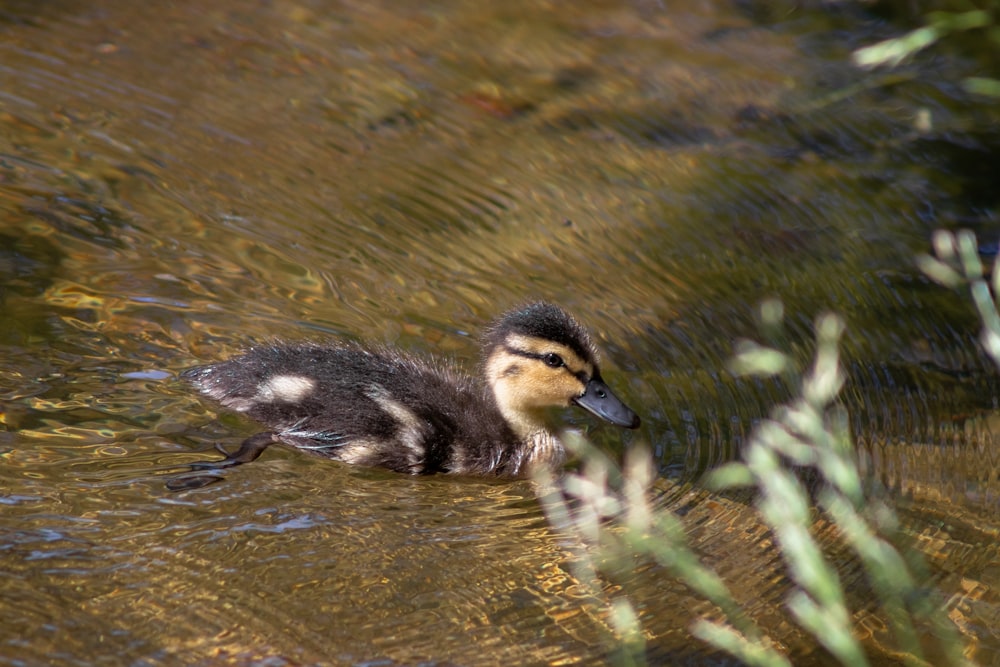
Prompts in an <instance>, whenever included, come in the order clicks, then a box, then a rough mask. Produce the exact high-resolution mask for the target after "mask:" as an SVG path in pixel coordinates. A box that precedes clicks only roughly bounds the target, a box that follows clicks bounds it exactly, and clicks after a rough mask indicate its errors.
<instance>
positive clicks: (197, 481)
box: [167, 432, 278, 491]
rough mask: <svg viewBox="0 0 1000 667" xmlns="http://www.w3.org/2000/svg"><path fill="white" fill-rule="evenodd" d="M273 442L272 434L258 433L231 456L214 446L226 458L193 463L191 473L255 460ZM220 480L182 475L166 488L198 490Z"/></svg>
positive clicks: (274, 439) (209, 476) (229, 466)
mask: <svg viewBox="0 0 1000 667" xmlns="http://www.w3.org/2000/svg"><path fill="white" fill-rule="evenodd" d="M275 442H278V438H277V436H276V435H275V434H274V433H270V432H267V433H258V434H257V435H252V436H250V437H249V438H247V439H246V440H244V441H243V443H242V444H241V445H240V448H239V449H237V450H236V451H235V452H233V453H232V454H230V453H229V452H227V451H226V450H225V449H224V448H223V447H222V445H219V444H216V445H215V448H216V449H217V450H219V451H220V452H222V453H223V454H225V455H226V458H224V459H222V460H221V461H195V462H194V463H191V464H189V465H190V466H191V470H192V471H202V470H222V469H224V468H232V467H233V466H238V465H242V464H244V463H250V462H251V461H253V460H255V459H257V458H258V457H259V456H260V455H261V454H263V453H264V450H265V449H267V448H268V447H269V446H271V445H272V444H274V443H275ZM221 479H222V477H220V476H219V475H193V476H192V475H182V476H178V477H176V478H174V479H172V480H170V481H168V482H167V488H168V489H170V490H171V491H181V490H190V489H200V488H201V487H203V486H208V485H209V484H211V483H213V482H218V481H219V480H221Z"/></svg>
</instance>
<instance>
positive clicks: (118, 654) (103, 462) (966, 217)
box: [0, 0, 1000, 665]
mask: <svg viewBox="0 0 1000 667" xmlns="http://www.w3.org/2000/svg"><path fill="white" fill-rule="evenodd" d="M766 9H767V5H761V6H755V5H752V3H743V4H733V3H727V2H718V3H711V2H707V3H706V2H682V3H669V9H668V8H667V7H666V6H665V5H661V4H660V3H655V2H642V1H636V2H633V3H604V2H585V3H574V4H573V5H572V7H570V6H569V5H564V4H559V3H548V4H546V3H517V2H506V3H502V4H501V3H497V4H494V5H484V4H481V3H461V2H441V3H436V4H433V5H425V4H421V3H407V4H402V3H401V5H400V6H397V5H394V4H390V3H382V4H380V3H371V2H358V3H350V2H343V3H335V2H325V1H319V0H316V1H313V2H305V1H303V2H298V3H295V2H285V1H283V0H272V1H269V2H268V1H263V0H261V1H257V2H245V1H241V2H235V1H231V0H223V1H221V2H212V3H197V2H185V1H181V2H172V3H130V2H113V1H111V0H96V1H91V2H74V1H72V0H62V1H51V2H45V3H33V2H6V3H0V34H2V38H0V73H2V81H3V84H2V86H0V397H2V401H3V403H2V406H0V410H2V412H0V491H2V493H0V572H2V573H3V574H2V582H3V583H2V584H0V590H2V594H3V595H2V600H3V602H2V603H0V647H2V648H0V664H9V665H32V664H42V663H45V664H113V665H119V664H186V665H187V664H260V665H282V664H312V663H324V664H379V665H381V664H416V663H423V664H467V665H474V664H544V663H569V662H584V663H592V662H601V661H603V660H604V659H606V657H607V644H606V643H605V639H606V637H607V622H606V619H605V617H604V611H605V605H606V603H607V598H602V597H600V596H596V597H595V596H593V595H591V594H590V593H588V592H587V590H586V589H584V588H582V587H581V586H580V585H579V584H578V583H577V582H575V581H574V580H573V579H572V577H571V576H570V575H569V566H568V561H569V558H570V556H569V552H568V551H567V549H568V545H567V544H566V543H565V541H563V540H562V539H561V538H559V537H558V536H555V535H553V534H552V533H551V532H550V531H549V530H548V529H547V527H546V524H545V521H544V518H543V516H542V514H541V512H540V510H539V509H538V507H537V504H536V502H535V499H534V490H533V489H532V487H531V485H530V484H528V483H527V482H520V483H502V484H501V483H488V482H478V481H470V480H452V479H442V478H428V479H409V478H405V477H401V476H397V475H389V474H383V473H379V472H372V471H365V470H357V469H350V468H346V467H343V466H340V465H338V464H335V463H331V462H324V461H317V460H315V459H312V458H309V457H306V456H304V455H303V454H301V453H297V452H291V451H284V450H279V449H277V448H275V449H272V450H269V451H268V452H267V453H266V455H265V456H264V457H263V458H262V459H261V460H259V461H258V462H256V463H254V464H253V465H251V466H244V467H241V468H239V469H236V470H234V471H232V472H231V473H230V474H228V475H227V476H226V479H225V480H224V481H223V482H221V483H218V484H215V485H212V486H209V487H207V488H204V489H200V490H197V491H190V492H186V493H170V492H168V491H167V490H166V489H165V487H164V480H165V479H166V475H167V474H168V473H169V472H171V471H176V469H177V467H178V466H181V465H182V464H184V463H186V462H190V461H194V460H200V459H203V458H205V457H206V450H209V449H210V448H211V445H212V444H213V443H215V442H221V443H224V444H226V445H227V446H232V445H235V444H236V443H238V442H239V440H240V438H241V437H243V436H245V435H247V434H249V433H251V432H253V430H254V426H253V425H252V424H249V423H246V422H245V421H243V420H241V419H238V418H235V417H233V416H232V415H229V414H226V413H224V412H216V410H215V407H214V406H211V405H208V404H206V403H204V402H202V401H201V400H199V399H198V398H197V397H196V396H194V395H193V392H192V391H191V390H190V389H189V388H188V387H186V386H184V385H183V384H181V383H179V382H178V381H177V380H176V374H177V372H178V371H179V370H181V369H183V368H185V367H188V366H191V365H194V364H196V363H199V362H203V361H206V360H214V359H220V358H223V357H226V356H228V355H230V354H232V353H234V352H235V351H237V350H239V349H241V348H243V347H245V346H247V345H248V344H250V343H252V342H254V341H260V340H268V339H271V338H273V337H285V338H291V339H298V338H322V337H326V336H337V337H350V338H357V339H365V340H375V341H379V342H385V343H390V344H394V345H399V346H401V347H404V348H406V349H408V350H411V351H415V352H430V353H435V354H439V355H443V356H447V357H453V358H455V359H456V361H457V362H458V363H460V364H462V365H464V366H465V367H467V368H472V367H473V365H474V363H475V359H476V348H475V338H474V334H475V332H476V331H477V330H478V328H479V327H480V326H481V325H482V323H483V322H485V321H487V320H489V319H490V318H491V317H493V316H494V315H495V314H496V313H497V312H499V311H500V310H502V309H504V308H506V307H508V306H510V305H512V304H515V303H518V302H521V301H524V300H526V299H534V298H545V299H548V300H552V301H555V302H558V303H560V304H562V305H564V306H566V307H567V308H568V309H570V310H571V311H573V312H574V313H575V314H577V315H578V317H579V318H580V319H582V320H583V321H585V322H586V323H587V324H588V325H589V326H590V327H591V328H592V329H593V330H594V331H595V333H596V334H597V335H598V338H599V340H600V343H601V345H602V347H603V349H604V351H605V357H606V362H605V367H606V369H605V376H606V379H608V380H609V382H610V384H611V385H612V386H613V387H615V389H616V390H617V391H619V392H620V393H621V394H622V395H623V397H625V399H626V401H627V402H628V403H629V404H631V405H633V406H635V407H637V408H638V410H639V411H640V413H641V414H642V417H643V420H644V421H643V428H642V430H641V431H640V432H639V433H638V434H637V435H636V436H635V438H637V439H639V440H641V441H643V442H648V443H650V444H651V446H652V447H653V449H654V451H655V452H656V454H657V456H658V457H659V459H660V463H661V469H662V472H663V477H664V479H663V483H662V486H663V489H664V491H665V495H664V499H663V502H664V504H666V505H667V506H671V507H674V508H675V509H683V510H684V512H685V515H686V517H687V518H686V521H687V525H688V526H689V530H690V531H691V536H692V542H693V544H694V545H695V547H696V548H697V549H698V550H699V551H700V552H701V553H703V554H704V555H705V556H706V558H707V559H708V560H709V561H710V562H712V563H713V564H715V565H717V566H718V567H720V569H721V571H722V572H723V573H724V575H725V576H726V578H727V579H728V580H729V581H731V582H733V583H734V585H735V586H736V587H737V590H738V592H739V595H740V596H741V597H742V598H745V599H747V600H752V601H754V604H755V605H757V607H755V608H756V609H757V610H758V611H759V615H760V616H761V618H763V619H765V625H767V626H769V627H768V629H769V631H771V632H772V633H773V634H774V635H775V636H776V637H778V638H779V639H780V640H781V641H783V642H785V643H786V645H787V646H788V647H789V650H790V652H791V654H792V655H793V656H794V657H795V659H796V663H797V664H809V663H813V662H823V661H824V658H823V655H822V654H821V652H820V651H819V649H818V648H816V646H815V645H814V643H812V642H811V641H810V640H808V639H807V638H805V637H803V636H801V634H800V633H799V632H798V631H797V630H795V629H794V628H792V627H790V626H789V625H788V624H787V622H786V621H785V620H784V619H783V618H782V617H781V615H780V613H779V612H778V610H780V607H781V604H782V600H783V597H784V595H785V593H786V592H787V590H786V589H785V587H784V584H783V583H782V580H781V578H780V576H778V574H777V573H778V572H779V570H778V569H777V565H776V563H775V561H774V556H773V554H772V553H771V552H769V551H768V547H767V542H768V540H767V535H766V534H762V533H760V532H759V531H756V530H747V529H746V527H747V526H748V525H751V524H750V522H751V518H750V517H749V515H748V511H747V509H746V507H745V506H743V505H741V504H739V503H731V502H729V501H725V500H722V499H718V498H713V497H712V496H710V495H708V494H704V493H694V494H689V493H688V490H689V488H690V487H689V485H690V484H692V483H694V482H696V481H697V479H698V478H699V476H700V475H701V473H702V472H703V471H704V470H705V469H706V468H707V467H709V466H711V465H713V464H714V463H717V462H719V461H723V460H726V459H729V458H731V457H732V456H734V455H735V451H736V449H737V447H738V442H739V440H740V439H741V437H743V435H744V434H745V433H746V431H747V430H748V429H749V428H750V425H751V423H752V421H753V420H754V419H755V418H757V417H759V416H760V415H762V414H765V413H766V411H767V409H768V406H770V405H772V404H773V403H775V402H776V401H778V400H781V399H782V398H783V394H782V392H781V391H779V390H778V389H776V388H774V387H771V386H770V385H766V384H763V385H762V384H755V383H751V382H743V381H737V380H734V379H733V378H731V377H730V376H729V375H728V374H727V373H726V372H725V370H724V362H725V359H726V358H727V357H728V356H729V354H730V352H731V350H732V346H733V342H734V340H736V339H738V338H740V337H744V336H753V335H754V334H755V332H756V325H755V319H754V305H755V304H756V303H757V302H759V301H760V300H761V299H762V298H766V297H769V296H780V297H781V298H782V299H783V300H784V301H785V304H786V311H787V312H788V314H789V322H788V324H789V327H788V331H787V333H786V336H785V338H784V340H783V342H784V343H785V344H787V345H790V346H791V347H792V348H793V349H795V350H797V351H799V352H800V354H801V356H802V358H803V359H804V358H807V357H808V355H809V354H810V349H809V340H810V338H811V320H812V318H813V316H814V315H816V314H817V313H819V312H821V311H823V310H826V309H832V310H836V311H837V312H839V313H841V314H843V315H844V316H845V317H846V318H847V320H848V323H849V326H850V330H851V333H850V335H849V337H848V341H847V346H848V350H847V351H848V355H849V359H850V363H851V373H852V379H851V382H850V384H849V386H848V388H847V390H846V392H845V400H846V402H847V403H848V406H849V408H850V409H851V413H852V418H853V420H854V424H855V431H856V434H857V438H858V441H859V444H860V445H861V446H862V447H863V448H864V449H865V451H868V452H870V453H871V454H872V459H873V464H874V466H875V472H876V474H878V475H879V476H880V477H881V478H882V479H883V480H884V481H885V482H886V483H887V485H888V486H889V487H890V489H891V491H892V492H893V493H894V495H895V496H896V497H897V498H899V499H900V501H901V509H902V510H903V512H904V518H905V519H906V521H907V529H908V531H909V532H911V533H912V534H913V535H915V536H917V538H918V540H917V541H918V543H919V544H920V545H921V546H922V547H923V548H924V551H925V553H926V554H927V556H928V557H929V560H930V562H931V565H932V569H933V574H934V576H935V580H934V581H935V582H936V585H937V586H938V588H939V590H940V591H941V592H942V593H943V594H944V595H945V596H946V597H947V598H948V599H949V608H950V610H951V615H952V617H953V618H954V619H955V620H956V621H957V622H958V623H959V624H960V627H961V628H962V631H963V633H965V636H966V637H967V638H968V639H969V640H970V642H971V645H972V649H970V650H971V652H972V655H973V656H974V657H975V658H976V659H978V660H979V661H980V662H981V663H982V664H998V663H1000V636H998V635H997V633H996V628H997V627H998V626H1000V623H998V622H997V618H998V617H1000V611H998V602H1000V600H998V595H997V588H998V585H1000V579H998V572H1000V555H998V553H997V542H998V540H997V532H998V530H1000V512H998V498H1000V462H998V453H997V452H998V449H997V445H996V443H995V441H994V438H993V436H992V433H993V431H994V430H995V428H994V427H993V426H991V425H992V423H993V422H994V421H995V419H996V416H995V414H994V412H993V411H994V409H995V407H996V405H995V402H996V399H995V397H996V381H995V369H993V368H992V367H991V366H990V365H989V364H988V363H987V362H985V361H984V360H983V358H982V357H981V356H980V354H979V353H978V351H977V350H976V347H975V344H974V341H975V337H976V331H977V329H978V325H977V323H976V320H975V318H974V316H973V315H972V311H971V309H970V308H969V307H968V304H967V302H966V300H965V298H964V297H960V296H956V295H952V294H951V293H948V292H946V291H944V290H942V289H939V288H936V287H934V286H932V285H930V284H929V283H928V282H927V281H926V280H924V279H923V278H922V277H921V276H920V274H919V272H918V271H917V270H916V269H915V267H914V263H913V257H914V256H915V254H916V253H918V252H923V251H925V250H926V249H927V247H928V238H929V235H930V233H931V231H932V230H933V229H935V228H938V227H942V226H944V227H954V226H972V227H974V228H976V229H977V230H978V231H980V232H981V233H989V232H993V233H995V231H996V230H995V227H996V225H995V224H993V223H990V222H989V221H990V220H991V219H995V211H996V207H997V201H996V197H997V194H996V191H995V183H996V182H997V170H996V157H995V156H996V146H997V139H998V138H1000V137H997V136H996V132H995V130H992V129H990V128H995V127H996V118H995V117H994V116H995V109H993V108H991V107H989V106H983V105H978V104H977V103H976V101H974V100H969V99H966V98H965V97H963V94H962V93H961V91H960V89H959V88H958V87H956V85H955V81H957V80H958V79H959V78H960V77H961V76H966V75H969V74H973V73H981V72H980V71H979V69H977V67H978V66H977V64H976V63H972V62H967V61H965V60H963V59H962V58H961V57H959V56H957V55H955V54H945V57H943V58H940V59H936V60H930V59H924V60H921V61H919V62H918V64H916V65H912V66H910V67H908V68H907V69H905V70H903V72H902V73H901V74H893V75H891V76H889V75H883V74H864V73H861V72H859V71H857V70H855V69H853V68H852V67H851V66H850V65H849V64H848V56H849V54H850V51H851V50H852V49H853V48H855V47H857V46H860V45H862V44H865V43H869V42H871V41H874V40H875V39H877V38H878V37H879V36H882V35H883V33H879V32H878V26H877V25H876V24H875V23H874V22H872V21H871V19H870V18H868V17H865V15H863V14H861V13H860V12H856V11H855V10H851V9H845V8H844V7H843V6H840V7H839V8H833V7H831V8H828V9H827V10H822V11H821V10H814V11H808V12H803V11H801V10H799V11H792V12H789V13H788V14H785V13H780V14H778V15H775V16H768V15H767V11H766ZM921 109H923V110H926V111H928V112H929V113H930V115H931V118H932V119H933V123H934V125H933V129H932V130H931V131H930V132H920V131H918V129H917V126H916V125H915V118H916V117H917V115H918V110H921ZM571 418H572V419H574V420H575V421H577V422H578V423H580V424H588V423H589V422H588V420H587V418H586V417H583V416H581V415H572V416H571ZM594 437H595V438H596V439H597V440H598V441H599V442H601V443H603V444H605V445H606V446H608V447H611V448H618V447H621V446H624V445H627V444H628V442H629V438H628V437H626V438H625V439H624V440H623V439H622V435H621V434H620V433H619V432H616V431H612V430H611V429H601V430H598V431H595V432H594ZM758 554H763V556H760V557H758ZM843 570H844V571H845V572H849V571H851V565H850V563H849V562H847V560H846V559H845V561H844V563H843ZM629 592H630V594H632V595H634V597H635V599H637V600H638V601H640V603H641V605H642V613H643V619H644V621H645V623H646V627H647V630H648V632H649V636H650V641H649V644H650V651H651V657H652V659H653V660H654V661H656V662H665V663H670V662H677V661H688V664H700V663H701V662H704V661H706V660H708V659H709V654H708V653H707V651H706V649H705V648H704V647H703V646H701V645H699V644H698V643H697V642H695V641H694V640H692V639H691V638H690V637H689V636H688V635H687V633H686V631H685V628H686V627H687V626H688V624H689V623H690V619H691V618H692V615H693V614H695V613H697V612H699V611H700V610H704V609H705V607H704V605H703V604H702V603H700V602H699V601H698V600H696V599H695V598H693V597H692V596H691V595H690V594H689V593H688V592H687V591H686V589H684V588H683V587H681V586H679V585H678V584H677V583H676V582H675V581H673V580H672V579H671V578H669V577H667V576H665V575H664V574H663V573H662V572H657V571H655V570H648V569H647V570H645V571H644V572H642V573H641V574H637V575H636V577H635V580H634V581H632V582H631V589H630V591H629ZM607 593H608V595H609V596H610V595H611V594H612V591H611V590H610V588H609V591H608V592H607ZM864 595H865V593H864V586H862V585H858V586H857V587H856V590H855V596H856V597H858V598H860V599H859V608H863V607H864V603H865V599H864ZM768 619H771V622H770V623H767V622H766V621H767V620H768ZM859 622H861V624H862V626H861V627H863V628H865V629H866V631H868V632H870V637H869V640H870V645H871V648H872V652H873V656H875V657H876V659H878V658H879V656H882V659H883V660H884V662H885V663H886V664H893V661H892V659H891V658H890V657H889V654H888V650H889V649H888V647H884V649H883V642H884V639H883V635H884V634H885V629H884V628H879V627H877V625H876V624H875V623H876V621H875V620H873V619H868V618H867V617H866V616H863V615H859ZM883 650H885V651H886V652H885V653H883V652H882V651H883ZM713 659H717V656H716V657H714V658H713Z"/></svg>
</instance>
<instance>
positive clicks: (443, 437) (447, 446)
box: [183, 303, 639, 477]
mask: <svg viewBox="0 0 1000 667" xmlns="http://www.w3.org/2000/svg"><path fill="white" fill-rule="evenodd" d="M482 348H483V358H482V363H481V368H480V370H481V375H482V377H481V378H474V377H469V376H467V375H464V374H462V373H460V372H458V371H456V370H453V369H451V368H446V367H444V368H443V367H441V366H440V365H439V364H437V363H434V362H430V361H427V360H422V359H418V358H415V357H411V356H409V355H406V354H404V353H402V352H399V351H396V350H391V349H387V348H372V347H363V346H361V345H357V344H350V343H336V344H332V345H330V344H326V345H324V344H316V343H297V344H291V345H269V346H263V347H258V348H253V349H251V350H249V351H248V352H246V353H244V354H243V355H241V356H238V357H235V358H233V359H230V360H228V361H224V362H221V363H218V364H212V365H208V366H200V367H196V368H191V369H189V370H187V371H185V372H184V373H183V377H185V378H186V379H188V380H190V381H191V382H192V383H193V384H194V386H195V387H196V388H197V389H199V390H200V391H201V392H202V393H204V394H206V395H207V396H209V397H211V398H213V399H215V400H217V401H218V402H220V403H221V404H222V405H224V406H225V407H228V408H231V409H233V410H236V411H237V412H242V413H245V414H247V415H248V416H250V417H252V418H253V419H255V420H256V421H258V422H261V423H262V424H264V425H265V426H267V428H268V429H269V430H268V431H266V432H263V433H258V434H257V435H254V436H251V437H250V438H247V439H246V440H245V441H244V442H243V443H242V445H241V446H240V448H239V449H238V450H237V451H236V452H234V453H231V454H229V453H227V452H226V451H225V450H223V449H222V448H221V447H219V450H220V451H222V453H224V454H226V458H225V459H223V460H221V461H214V462H204V463H200V464H196V465H195V468H200V469H205V468H208V469H214V468H225V467H229V466H234V465H239V464H242V463H248V462H250V461H253V460H254V459H256V458H257V457H258V456H260V454H261V453H262V452H263V451H264V450H265V449H266V448H267V447H268V446H269V445H271V444H274V443H284V444H286V445H291V446H293V447H297V448H299V449H303V450H308V451H310V452H313V453H316V454H319V455H322V456H325V457H328V458H332V459H337V460H340V461H344V462H346V463H351V464H358V465H363V466H378V467H383V468H388V469H389V470H394V471H397V472H402V473H409V474H413V475H420V474H430V473H439V472H440V473H452V474H458V475H480V476H497V477H522V476H525V475H526V474H528V473H529V472H530V471H531V470H532V469H533V468H534V467H536V466H558V465H561V464H562V463H563V462H564V461H565V459H566V458H567V457H566V450H565V448H564V447H563V444H562V442H561V441H560V439H559V434H558V431H557V429H556V428H555V427H554V426H553V424H552V423H551V421H550V416H549V415H548V412H549V411H548V410H547V408H550V407H553V406H569V405H576V406H579V407H581V408H583V409H585V410H588V411H590V412H591V413H593V414H594V415H596V416H597V417H600V418H601V419H604V420H605V421H608V422H610V423H612V424H615V425H617V426H622V427H625V428H630V429H634V428H638V426H639V416H638V415H637V414H636V413H635V412H633V411H632V410H631V409H630V408H629V407H628V406H626V405H625V404H624V403H623V402H622V401H621V400H620V399H619V398H617V397H616V396H615V395H614V394H613V393H612V392H611V390H610V389H609V388H608V386H607V385H606V384H605V383H604V380H602V379H601V372H600V370H599V369H598V365H597V362H598V355H597V349H596V348H595V346H594V344H593V343H592V342H591V339H590V336H589V335H588V334H587V332H586V330H585V329H584V328H583V327H582V326H581V325H580V323H579V322H577V321H576V320H575V319H574V318H573V317H572V316H571V315H569V313H567V312H566V311H564V310H563V309H562V308H559V307H558V306H555V305H552V304H549V303H532V304H529V305H526V306H523V307H521V308H518V309H515V310H512V311H510V312H508V313H506V314H504V315H503V316H502V317H500V318H499V319H498V320H497V321H495V322H494V323H493V324H492V325H490V326H489V327H488V328H487V329H486V331H485V335H484V336H483V340H482Z"/></svg>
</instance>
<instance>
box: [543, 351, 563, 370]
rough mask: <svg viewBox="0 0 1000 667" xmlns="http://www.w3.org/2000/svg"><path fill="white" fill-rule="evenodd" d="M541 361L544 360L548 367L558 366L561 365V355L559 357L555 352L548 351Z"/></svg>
mask: <svg viewBox="0 0 1000 667" xmlns="http://www.w3.org/2000/svg"><path fill="white" fill-rule="evenodd" d="M542 361H544V362H545V365H546V366H548V367H550V368H559V367H560V366H562V365H563V360H562V357H560V356H559V355H558V354H556V353H555V352H549V353H548V354H546V355H545V356H543V357H542Z"/></svg>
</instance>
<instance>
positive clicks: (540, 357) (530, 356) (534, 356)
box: [504, 345, 590, 384]
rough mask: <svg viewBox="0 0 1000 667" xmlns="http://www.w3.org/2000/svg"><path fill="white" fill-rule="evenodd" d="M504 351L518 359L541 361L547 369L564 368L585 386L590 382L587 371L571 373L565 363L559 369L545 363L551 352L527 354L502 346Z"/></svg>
mask: <svg viewBox="0 0 1000 667" xmlns="http://www.w3.org/2000/svg"><path fill="white" fill-rule="evenodd" d="M504 349H505V350H507V351H508V352H510V353H511V354H515V355H517V356H519V357H525V358H526V359H537V360H538V361H541V362H542V363H544V364H546V365H547V366H549V368H565V369H566V372H567V373H569V374H570V375H572V376H573V377H575V378H576V379H577V380H579V381H580V382H582V383H583V384H587V383H588V382H590V376H588V375H587V371H573V369H571V368H570V367H569V366H567V365H566V362H565V361H563V363H562V366H561V367H560V366H552V365H551V364H549V363H548V362H547V361H546V358H547V357H549V355H552V354H553V353H552V352H545V353H544V354H539V353H537V352H528V351H527V350H521V349H518V348H516V347H511V346H509V345H504ZM555 356H557V357H558V356H559V355H555ZM560 360H562V358H561V357H560Z"/></svg>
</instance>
